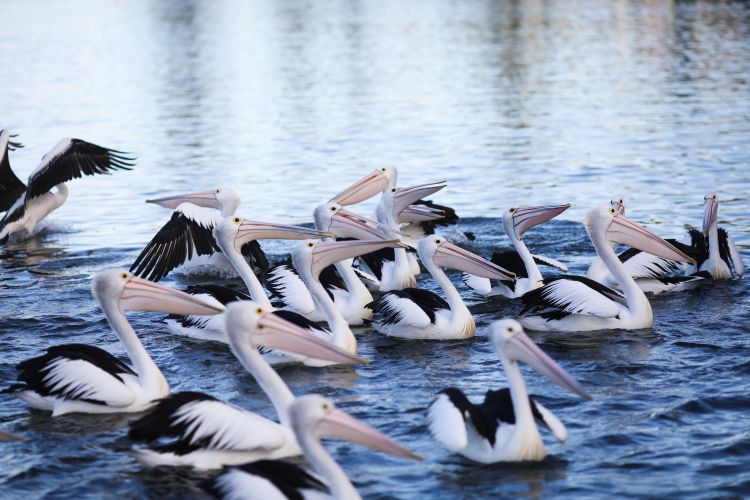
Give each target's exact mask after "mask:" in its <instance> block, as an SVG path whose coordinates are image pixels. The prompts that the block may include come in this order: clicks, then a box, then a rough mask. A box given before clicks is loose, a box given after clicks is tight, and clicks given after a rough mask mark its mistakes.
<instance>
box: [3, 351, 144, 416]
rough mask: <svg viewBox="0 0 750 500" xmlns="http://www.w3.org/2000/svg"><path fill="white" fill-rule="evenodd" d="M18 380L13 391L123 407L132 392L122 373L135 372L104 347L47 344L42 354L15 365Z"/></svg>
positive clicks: (131, 373) (129, 399)
mask: <svg viewBox="0 0 750 500" xmlns="http://www.w3.org/2000/svg"><path fill="white" fill-rule="evenodd" d="M17 369H18V370H19V372H20V373H19V375H18V380H19V381H21V382H23V384H20V386H18V387H14V388H12V389H13V390H32V391H34V392H36V393H37V394H39V395H41V396H53V397H58V398H60V399H68V400H78V401H86V402H89V403H93V404H102V405H107V406H115V407H125V406H128V405H130V404H131V403H132V402H133V401H134V399H135V395H134V394H133V391H132V390H131V389H130V388H128V387H127V386H126V385H125V383H124V381H123V376H124V375H136V374H135V372H134V371H133V370H132V369H131V368H130V367H129V366H127V365H126V364H124V363H123V362H122V361H120V360H119V359H117V358H115V357H114V356H112V355H111V354H110V353H108V352H107V351H105V350H102V349H99V348H98V347H93V346H89V345H85V344H66V345H60V346H55V347H51V348H49V349H48V350H47V352H46V353H45V354H43V355H42V356H38V357H36V358H32V359H29V360H27V361H24V362H22V363H20V364H19V365H18V366H17Z"/></svg>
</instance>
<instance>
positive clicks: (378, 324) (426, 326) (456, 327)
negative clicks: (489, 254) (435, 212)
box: [372, 234, 515, 340]
mask: <svg viewBox="0 0 750 500" xmlns="http://www.w3.org/2000/svg"><path fill="white" fill-rule="evenodd" d="M418 252H419V258H420V260H421V261H422V263H423V264H424V266H425V267H426V268H427V270H428V271H429V272H430V274H431V275H432V277H433V278H434V279H435V281H437V283H438V285H439V286H440V288H441V289H442V290H443V293H445V295H446V296H447V298H448V300H447V302H446V301H445V300H443V298H442V297H440V296H439V295H437V294H435V293H433V292H430V291H428V290H422V289H419V288H405V289H403V290H394V291H392V292H387V293H385V294H383V295H382V296H380V297H379V298H378V299H377V300H376V301H375V302H374V303H373V305H372V307H373V310H374V311H375V313H374V318H375V319H374V321H373V327H374V328H375V330H377V331H378V332H380V333H384V334H386V335H391V336H394V337H402V338H409V339H438V340H446V339H465V338H469V337H472V336H473V335H474V332H475V330H476V326H475V324H474V317H473V316H472V315H471V313H470V312H469V309H468V307H466V304H464V301H463V300H462V299H461V295H460V294H459V293H458V290H456V287H455V286H454V285H453V283H452V282H451V280H450V278H448V276H447V275H446V274H445V271H443V269H442V267H449V268H452V269H457V270H459V271H464V272H467V273H471V274H474V275H476V276H482V277H485V278H491V279H498V280H506V281H512V280H513V279H515V275H514V274H513V273H511V272H510V271H507V270H505V269H503V268H502V267H500V266H498V265H497V264H493V263H492V262H490V261H488V260H485V259H483V258H482V257H479V256H478V255H474V254H473V253H471V252H469V251H467V250H464V249H463V248H460V247H458V246H456V245H454V244H452V243H449V242H448V241H447V240H446V239H445V238H444V237H443V236H440V235H439V234H433V235H431V236H427V237H426V238H423V239H422V240H420V241H419V244H418Z"/></svg>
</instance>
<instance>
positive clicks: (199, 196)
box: [146, 190, 221, 210]
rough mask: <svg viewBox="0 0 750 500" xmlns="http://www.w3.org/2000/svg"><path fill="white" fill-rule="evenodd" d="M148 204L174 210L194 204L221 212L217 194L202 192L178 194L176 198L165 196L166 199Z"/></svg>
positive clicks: (148, 201)
mask: <svg viewBox="0 0 750 500" xmlns="http://www.w3.org/2000/svg"><path fill="white" fill-rule="evenodd" d="M146 203H154V204H156V205H161V206H162V207H164V208H171V209H172V210H174V209H175V208H177V207H179V206H180V205H181V204H182V203H192V204H193V205H198V206H199V207H206V208H216V209H219V210H221V205H220V204H219V200H217V199H216V192H215V191H213V190H211V191H201V192H199V193H187V194H177V195H174V196H165V197H164V198H154V199H153V200H146Z"/></svg>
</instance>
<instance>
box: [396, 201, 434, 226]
mask: <svg viewBox="0 0 750 500" xmlns="http://www.w3.org/2000/svg"><path fill="white" fill-rule="evenodd" d="M443 217H445V212H443V211H442V210H439V209H435V208H429V207H423V206H420V205H409V206H408V207H406V208H405V209H403V210H402V211H401V213H400V214H399V215H398V221H399V222H402V223H408V222H430V221H435V220H440V219H442V218H443Z"/></svg>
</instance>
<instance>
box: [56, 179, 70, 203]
mask: <svg viewBox="0 0 750 500" xmlns="http://www.w3.org/2000/svg"><path fill="white" fill-rule="evenodd" d="M55 187H56V188H57V192H56V193H55V203H56V205H57V207H56V208H59V207H60V206H62V204H63V203H65V200H67V199H68V193H69V191H68V186H66V185H65V184H64V183H60V184H58V185H57V186H55Z"/></svg>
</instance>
